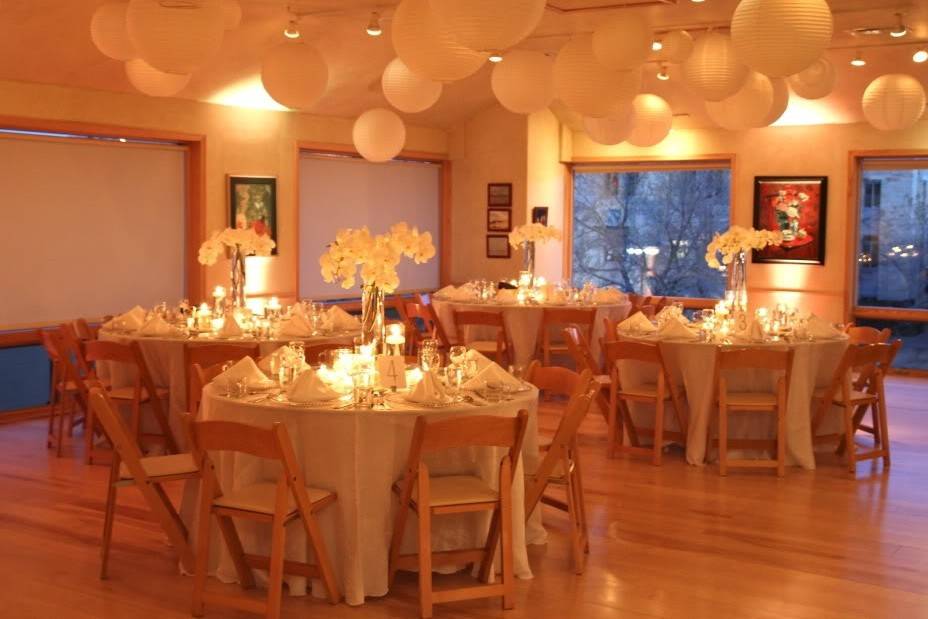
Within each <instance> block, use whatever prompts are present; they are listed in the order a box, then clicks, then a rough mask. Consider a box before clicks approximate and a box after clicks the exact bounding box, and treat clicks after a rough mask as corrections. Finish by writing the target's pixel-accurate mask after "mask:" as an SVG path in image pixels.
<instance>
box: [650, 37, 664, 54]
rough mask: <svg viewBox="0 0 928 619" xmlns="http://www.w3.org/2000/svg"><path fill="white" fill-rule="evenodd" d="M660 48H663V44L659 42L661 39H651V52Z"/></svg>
mask: <svg viewBox="0 0 928 619" xmlns="http://www.w3.org/2000/svg"><path fill="white" fill-rule="evenodd" d="M662 49H664V44H663V43H661V40H660V39H654V40H653V41H651V51H652V52H659V51H661V50H662Z"/></svg>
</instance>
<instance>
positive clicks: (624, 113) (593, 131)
mask: <svg viewBox="0 0 928 619" xmlns="http://www.w3.org/2000/svg"><path fill="white" fill-rule="evenodd" d="M618 107H619V109H617V110H616V111H614V112H613V113H612V114H610V115H609V116H604V117H602V118H591V117H589V116H584V117H583V129H584V130H585V131H586V134H587V135H588V136H590V139H591V140H593V141H594V142H596V143H598V144H605V145H606V146H612V145H614V144H619V143H620V142H622V141H624V140H625V139H626V138H627V137H628V136H629V134H630V133H631V132H632V127H633V126H634V124H635V109H634V106H633V105H632V104H631V103H623V104H621V105H619V106H618Z"/></svg>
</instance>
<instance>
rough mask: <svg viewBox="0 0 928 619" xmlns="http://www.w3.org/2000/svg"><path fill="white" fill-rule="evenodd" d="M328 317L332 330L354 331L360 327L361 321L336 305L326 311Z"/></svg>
mask: <svg viewBox="0 0 928 619" xmlns="http://www.w3.org/2000/svg"><path fill="white" fill-rule="evenodd" d="M326 313H327V314H328V317H329V320H328V322H329V324H331V325H332V330H333V331H354V330H355V329H360V328H361V321H360V320H358V319H357V318H356V317H354V316H352V315H351V314H349V313H348V312H346V311H345V310H343V309H342V308H340V307H339V306H337V305H333V306H332V307H330V308H329V311H328V312H326Z"/></svg>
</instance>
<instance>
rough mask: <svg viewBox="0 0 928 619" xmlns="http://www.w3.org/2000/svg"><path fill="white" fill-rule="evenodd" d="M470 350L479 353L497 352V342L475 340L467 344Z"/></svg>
mask: <svg viewBox="0 0 928 619" xmlns="http://www.w3.org/2000/svg"><path fill="white" fill-rule="evenodd" d="M467 347H468V348H473V349H474V350H476V351H478V352H494V353H495V352H496V340H473V341H472V342H468V343H467Z"/></svg>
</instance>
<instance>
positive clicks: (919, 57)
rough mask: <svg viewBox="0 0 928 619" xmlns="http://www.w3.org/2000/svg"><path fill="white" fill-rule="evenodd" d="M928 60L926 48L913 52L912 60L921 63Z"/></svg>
mask: <svg viewBox="0 0 928 619" xmlns="http://www.w3.org/2000/svg"><path fill="white" fill-rule="evenodd" d="M926 60H928V50H926V49H925V48H922V49H920V50H918V51H917V52H915V53H914V54H912V62H917V63H918V64H921V63H923V62H925V61H926Z"/></svg>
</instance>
